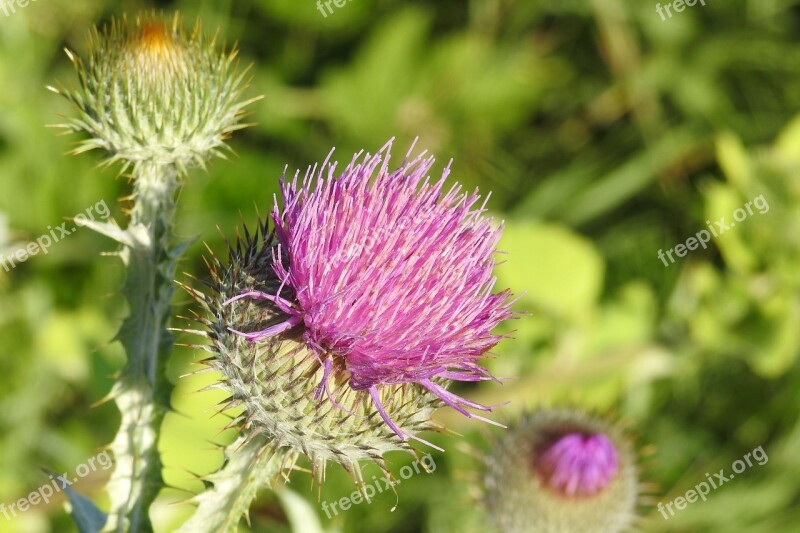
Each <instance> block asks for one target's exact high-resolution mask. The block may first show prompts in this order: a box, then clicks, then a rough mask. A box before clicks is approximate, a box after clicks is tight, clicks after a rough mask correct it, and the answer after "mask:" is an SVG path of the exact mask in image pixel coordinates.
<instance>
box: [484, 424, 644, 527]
mask: <svg viewBox="0 0 800 533" xmlns="http://www.w3.org/2000/svg"><path fill="white" fill-rule="evenodd" d="M484 485H485V499H486V506H487V508H488V511H489V519H490V521H491V522H492V523H493V524H494V526H495V527H496V528H497V529H498V530H499V531H503V532H510V533H520V532H533V533H584V532H586V531H592V532H596V533H618V532H621V531H625V530H626V529H628V528H629V527H630V526H631V524H632V523H633V521H634V518H635V516H636V515H635V508H636V504H637V500H638V495H639V485H638V481H637V471H636V465H635V456H634V452H633V450H632V447H631V445H630V444H629V443H628V441H627V440H625V439H624V437H623V436H622V435H621V433H620V432H619V431H618V430H617V429H616V428H614V427H611V426H609V425H608V424H606V423H605V422H603V421H601V420H599V419H596V418H593V417H590V416H588V415H585V414H583V413H581V412H577V411H570V410H540V411H537V412H535V413H533V414H531V415H527V416H524V417H523V418H522V419H521V420H520V421H519V422H518V423H517V424H516V425H515V427H513V428H512V429H511V430H510V431H509V432H508V433H507V434H506V435H505V436H504V437H503V438H502V439H501V440H500V441H499V442H498V443H497V444H496V446H495V448H494V449H493V450H492V452H491V453H490V454H489V456H488V457H487V459H486V474H485V478H484Z"/></svg>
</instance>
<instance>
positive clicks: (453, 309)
mask: <svg viewBox="0 0 800 533" xmlns="http://www.w3.org/2000/svg"><path fill="white" fill-rule="evenodd" d="M390 150H391V142H389V143H387V144H386V145H385V146H384V147H383V148H382V149H381V150H380V151H379V152H378V153H377V154H376V155H374V156H370V155H368V154H367V155H365V156H364V157H363V159H361V156H362V154H356V156H354V158H353V160H352V162H351V163H350V164H349V165H348V166H347V168H346V169H345V170H344V171H343V172H342V173H341V174H340V175H339V176H336V175H335V170H336V165H335V164H330V163H329V160H326V161H325V162H324V163H323V164H322V165H321V166H320V167H316V166H315V167H314V168H313V169H309V171H308V172H307V173H306V174H305V177H304V178H303V179H302V180H301V179H299V175H297V174H296V175H295V177H294V179H292V180H289V181H287V180H282V182H281V194H282V199H283V202H282V205H279V204H278V201H277V199H276V205H275V207H274V209H273V211H272V214H271V218H272V221H273V226H274V228H273V231H270V230H269V228H268V225H267V224H262V225H261V226H260V228H259V230H258V231H257V232H256V233H255V234H254V235H251V234H250V233H249V232H247V230H245V235H244V238H243V239H241V240H240V242H239V243H238V244H237V245H235V246H232V247H231V259H230V263H229V264H228V265H227V266H223V265H222V264H221V262H220V261H219V260H218V259H216V258H215V259H214V260H213V268H212V278H213V282H212V283H211V285H212V287H213V289H214V291H213V292H212V294H209V295H204V294H201V293H199V292H198V291H193V290H191V289H189V290H190V292H192V294H194V295H195V296H196V297H197V298H198V299H199V300H200V301H201V302H203V304H204V306H205V307H206V309H207V310H208V312H209V317H206V318H199V320H201V321H202V322H204V323H205V324H206V327H207V329H208V331H209V333H208V337H210V338H211V340H212V341H213V344H212V346H210V347H206V348H207V349H208V350H210V351H211V352H212V354H213V356H212V357H211V358H210V359H209V360H208V361H207V364H209V365H210V366H212V367H213V368H215V369H217V370H219V371H220V372H221V373H222V374H223V375H224V377H225V378H224V381H223V382H222V383H220V384H219V385H218V387H220V388H223V389H224V390H226V391H228V392H230V393H231V400H230V403H229V404H228V405H229V406H234V405H237V406H241V407H242V408H243V414H242V415H241V417H239V418H238V419H237V420H236V421H235V423H236V424H240V425H241V426H242V427H243V428H245V429H246V430H247V431H249V432H251V433H252V434H258V433H266V434H268V435H270V438H271V439H272V440H273V442H274V445H275V447H276V448H278V447H284V446H288V447H290V448H292V449H294V450H297V451H299V452H302V453H303V454H305V455H308V456H310V457H311V459H312V463H313V464H314V466H315V467H324V461H325V460H328V459H332V460H335V461H337V462H339V463H341V464H343V465H344V466H345V467H346V468H347V469H348V470H350V471H351V472H354V473H355V474H356V475H355V477H356V480H358V479H359V477H360V474H359V472H358V466H357V462H358V460H360V459H373V460H375V461H377V462H378V463H379V464H382V460H381V456H382V455H383V453H384V452H386V451H389V450H394V449H403V450H406V451H411V448H409V446H408V444H407V441H406V439H407V438H409V437H410V438H414V439H417V440H421V439H419V437H417V436H416V433H418V432H420V431H426V430H431V429H437V428H438V426H437V425H436V424H434V423H433V422H432V421H431V420H430V416H431V414H432V412H433V410H434V409H436V408H437V407H439V406H441V405H445V404H446V405H449V406H451V407H453V408H455V409H456V410H458V411H460V412H461V413H463V414H465V415H467V416H471V417H476V415H474V414H472V413H470V412H469V411H467V409H466V408H472V409H479V410H485V411H488V410H490V408H489V407H485V406H483V405H479V404H477V403H474V402H471V401H469V400H466V399H464V398H461V397H459V396H457V395H456V394H454V393H452V392H449V391H448V390H447V389H446V386H447V384H448V382H450V381H478V380H485V379H491V376H490V374H489V372H488V371H487V370H485V369H484V368H483V367H481V366H480V365H479V364H478V362H477V361H478V359H479V358H480V357H482V356H483V355H484V354H485V353H486V352H487V351H488V350H490V349H491V348H492V347H493V346H494V345H495V344H496V343H497V342H498V341H499V340H500V336H499V335H497V334H494V333H492V330H493V329H494V328H495V327H496V326H497V325H498V324H499V323H500V322H502V321H503V320H505V319H507V318H510V317H511V314H512V313H511V311H510V310H509V306H510V302H509V301H508V292H500V293H493V292H492V289H493V286H494V283H495V279H494V278H493V276H492V267H493V266H494V258H493V254H494V252H495V245H496V244H497V241H498V239H499V236H500V230H499V229H498V228H496V227H494V225H493V224H492V221H491V219H489V218H488V217H486V216H485V203H484V205H480V206H479V207H476V205H478V204H477V202H478V199H479V197H478V195H477V194H464V193H462V192H461V189H460V187H459V186H458V185H454V186H453V187H451V188H450V189H449V190H448V191H447V192H445V191H444V185H445V180H446V178H447V175H448V173H449V168H448V169H447V170H445V171H444V173H443V175H442V177H441V179H439V180H437V181H435V182H430V181H429V179H427V178H426V176H427V173H428V171H429V170H430V168H431V166H432V165H433V162H434V160H433V158H432V157H424V154H422V155H420V156H418V157H417V158H416V159H414V160H413V161H406V162H404V163H403V164H402V165H401V166H400V168H398V169H397V170H394V171H390V170H389V158H390ZM329 158H330V156H329ZM476 418H481V417H476ZM481 419H482V420H483V418H481ZM398 436H399V437H400V438H399V439H398V438H397V437H398ZM422 442H425V441H422ZM412 453H413V451H412Z"/></svg>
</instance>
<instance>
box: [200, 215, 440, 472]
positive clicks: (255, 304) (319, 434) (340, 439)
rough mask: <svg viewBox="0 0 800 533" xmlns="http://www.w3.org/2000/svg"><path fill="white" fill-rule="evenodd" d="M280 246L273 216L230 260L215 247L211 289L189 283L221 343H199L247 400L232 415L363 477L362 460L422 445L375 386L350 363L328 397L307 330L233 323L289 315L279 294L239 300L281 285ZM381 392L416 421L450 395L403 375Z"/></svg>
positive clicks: (233, 400)
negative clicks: (261, 335)
mask: <svg viewBox="0 0 800 533" xmlns="http://www.w3.org/2000/svg"><path fill="white" fill-rule="evenodd" d="M277 248H278V243H277V241H276V239H275V236H274V233H273V232H271V231H270V230H269V229H268V225H267V223H260V224H259V227H258V228H257V229H256V231H255V232H254V233H252V234H251V233H250V232H249V231H248V230H247V229H244V235H243V236H242V237H240V238H239V239H238V241H237V242H236V244H235V245H233V246H231V247H230V249H229V256H230V258H229V261H228V262H227V264H222V262H221V261H220V260H219V259H218V258H217V257H216V256H215V255H214V256H212V260H211V261H210V267H211V268H210V270H211V280H212V281H211V282H210V283H209V286H210V290H209V291H207V293H202V292H200V291H197V290H194V289H191V288H188V287H186V289H187V290H188V291H189V292H190V294H192V295H193V296H194V297H195V298H196V299H197V300H198V301H199V302H200V303H201V304H202V306H203V307H204V309H205V311H206V313H205V314H204V315H202V316H201V315H198V316H197V317H196V320H198V321H200V322H201V323H202V324H203V325H204V326H205V327H204V330H203V331H202V332H201V333H202V334H203V335H204V336H206V337H207V338H208V339H209V340H210V341H211V344H210V345H199V346H198V347H200V348H203V349H205V350H207V351H209V352H210V353H211V354H212V356H211V357H210V358H209V359H207V360H205V361H204V363H205V364H206V365H208V366H209V367H211V368H214V369H215V370H218V371H219V372H220V373H221V374H222V375H223V380H222V381H221V382H220V383H218V384H217V385H216V387H217V388H220V389H223V390H225V391H227V392H229V393H230V395H231V396H230V399H229V402H228V404H227V407H231V408H232V407H239V408H241V415H239V416H238V417H237V418H236V420H234V421H233V423H232V425H238V426H240V427H241V429H242V430H243V431H244V432H245V433H247V434H249V435H258V434H266V435H268V436H269V437H270V438H271V446H272V447H273V448H275V449H279V448H288V449H289V450H291V452H292V453H293V454H295V455H298V454H303V455H306V456H308V457H309V459H310V460H311V464H312V466H313V468H314V470H315V472H316V476H317V479H318V480H319V481H322V480H323V477H324V471H325V464H326V462H327V461H335V462H338V463H340V464H342V466H344V467H345V468H346V469H347V470H348V471H350V472H351V474H352V475H353V477H354V479H355V480H356V481H357V482H358V481H360V480H361V475H360V471H359V466H358V462H359V461H360V460H364V459H368V460H373V461H375V462H377V463H378V464H379V465H381V466H382V467H383V459H382V456H383V454H384V453H386V452H388V451H391V450H406V451H409V452H411V453H413V449H412V448H411V447H410V446H409V445H408V444H407V443H406V442H403V441H400V440H399V439H397V438H396V436H395V435H394V433H393V431H392V430H391V429H390V428H389V427H388V426H387V425H386V424H384V423H383V421H382V419H381V416H380V413H378V411H377V410H376V409H375V407H374V406H373V404H372V402H371V398H370V396H369V394H368V393H367V392H366V391H357V390H354V389H352V387H350V386H349V385H348V383H347V381H346V379H345V376H344V375H343V374H342V373H340V372H333V373H332V374H331V379H332V381H333V383H332V384H331V386H330V391H329V393H330V395H331V398H330V401H328V400H324V401H323V400H322V399H321V398H319V397H318V396H317V395H316V392H317V391H318V385H319V383H320V382H321V380H322V377H323V374H324V373H325V368H324V364H322V363H321V362H320V360H319V358H318V357H317V356H316V354H315V353H314V352H313V350H311V349H310V348H308V347H307V346H306V344H305V343H304V342H303V339H302V334H301V333H300V332H286V333H284V334H283V335H281V336H276V337H273V338H272V339H270V341H269V342H259V343H253V342H250V341H248V340H247V339H245V338H243V337H242V336H241V335H238V334H236V333H234V332H232V331H231V329H237V330H238V329H258V328H264V327H268V326H269V325H271V324H275V323H276V322H279V321H281V320H283V318H284V317H283V311H282V310H281V309H280V308H279V307H278V305H277V304H275V303H274V302H271V301H267V300H252V299H237V300H235V301H233V302H231V301H230V299H231V298H232V297H234V296H237V295H239V294H241V293H242V292H244V291H246V290H253V289H255V290H261V291H264V292H273V293H274V292H276V291H278V289H279V288H280V285H281V281H280V279H279V278H278V277H277V276H276V275H275V273H274V271H273V269H272V268H271V265H272V261H273V258H274V257H275V254H276V253H277ZM381 399H382V402H383V404H384V407H385V409H386V410H387V411H388V412H390V413H391V414H392V415H393V416H395V417H396V419H397V420H398V422H399V423H400V424H401V425H403V427H405V428H407V429H408V430H409V431H411V432H413V433H418V432H422V431H428V430H436V429H439V426H438V425H437V424H435V423H434V422H432V421H431V419H430V416H431V413H432V412H433V410H434V409H435V408H436V407H438V406H439V405H440V402H438V400H437V399H436V397H435V396H433V395H432V394H430V393H428V392H427V391H425V390H424V389H420V388H418V387H414V386H411V385H402V384H400V385H396V386H393V387H388V388H386V390H384V391H383V392H382V395H381ZM384 469H385V467H384Z"/></svg>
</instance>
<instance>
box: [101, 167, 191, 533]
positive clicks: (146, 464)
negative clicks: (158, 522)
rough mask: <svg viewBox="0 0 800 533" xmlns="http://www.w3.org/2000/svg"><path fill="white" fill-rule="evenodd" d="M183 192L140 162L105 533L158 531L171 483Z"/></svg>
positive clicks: (163, 170)
mask: <svg viewBox="0 0 800 533" xmlns="http://www.w3.org/2000/svg"><path fill="white" fill-rule="evenodd" d="M177 189H178V174H177V170H176V169H175V167H174V166H172V165H158V164H154V163H140V164H137V166H136V167H135V169H134V206H133V210H132V211H131V220H130V224H129V226H128V228H127V229H126V230H125V231H124V235H125V238H124V239H122V241H124V242H123V248H122V250H121V251H120V254H119V255H120V257H121V258H122V260H123V262H124V263H125V265H126V267H127V272H126V273H127V277H126V281H125V286H124V289H123V293H124V295H125V297H126V299H127V301H128V304H129V315H128V317H127V318H126V319H125V321H124V322H123V324H122V327H121V329H120V331H119V333H118V334H117V339H118V340H119V341H120V342H122V344H123V346H124V348H125V352H126V354H127V357H128V359H127V362H126V364H125V366H124V368H123V369H122V370H121V372H120V373H119V375H118V377H117V382H116V383H115V385H114V387H113V389H112V391H111V397H113V398H114V400H115V401H116V403H117V406H118V407H119V410H120V413H121V416H122V420H121V424H120V428H119V432H118V433H117V435H116V437H115V438H114V441H113V442H112V444H111V450H112V451H113V453H114V457H115V468H114V471H113V472H112V475H111V479H110V480H109V484H108V491H109V495H110V499H111V508H110V511H109V521H108V523H107V525H106V531H118V532H123V531H136V532H138V531H145V532H148V531H152V530H153V527H152V524H151V523H150V518H149V515H148V510H149V508H150V504H151V503H152V502H153V500H155V498H156V496H157V495H158V491H159V490H160V489H161V487H162V486H163V485H164V483H163V480H162V477H161V459H160V457H159V453H158V436H159V433H160V429H161V423H162V421H163V419H164V415H165V414H166V412H167V410H168V409H169V398H170V392H171V390H172V384H171V383H170V382H169V380H168V379H167V377H166V372H165V370H166V362H167V357H168V356H169V353H170V350H171V347H172V342H173V339H172V335H171V333H170V332H169V331H168V329H167V327H168V322H169V317H170V300H171V299H172V295H173V291H174V285H173V283H172V280H173V273H174V271H175V266H176V261H177V259H178V256H179V255H180V253H181V251H182V249H180V248H173V247H172V244H171V240H172V226H173V220H174V214H175V192H176V190H177Z"/></svg>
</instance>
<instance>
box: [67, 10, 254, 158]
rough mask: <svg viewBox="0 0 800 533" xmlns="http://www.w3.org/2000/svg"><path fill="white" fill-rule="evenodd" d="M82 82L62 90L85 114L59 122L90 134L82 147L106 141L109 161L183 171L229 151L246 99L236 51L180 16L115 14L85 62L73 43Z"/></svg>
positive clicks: (93, 41) (92, 38) (98, 33)
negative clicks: (188, 26)
mask: <svg viewBox="0 0 800 533" xmlns="http://www.w3.org/2000/svg"><path fill="white" fill-rule="evenodd" d="M67 54H68V55H69V58H70V59H71V60H72V62H73V64H74V65H75V69H76V70H77V73H78V77H79V80H80V88H79V89H78V90H76V91H69V90H66V89H63V88H59V89H54V88H52V87H51V90H53V91H55V92H57V93H60V94H63V95H64V96H66V97H67V98H68V99H69V100H70V101H71V102H73V103H74V104H75V105H76V106H77V107H78V109H79V110H80V116H78V117H77V118H75V119H71V120H70V121H69V122H68V123H66V124H62V125H60V127H63V128H66V129H69V130H72V131H82V132H85V133H87V134H88V135H89V136H90V138H89V139H87V140H86V141H84V142H83V143H82V145H81V146H80V148H78V149H77V150H76V153H80V152H84V151H86V150H91V149H94V148H102V149H104V150H105V151H107V152H108V153H109V154H110V158H109V163H111V162H114V161H122V162H123V163H124V165H125V166H126V167H127V166H128V165H130V164H136V163H140V162H146V163H151V164H155V165H174V166H175V167H176V168H178V169H179V170H180V171H181V173H185V171H186V168H187V167H189V166H193V165H200V166H202V165H204V164H205V161H206V160H207V159H208V158H210V157H212V156H214V155H220V156H222V155H224V154H223V151H222V150H223V148H224V147H225V146H226V145H225V139H226V138H227V137H228V136H229V135H230V134H231V132H233V131H235V130H237V129H240V128H243V127H244V125H243V124H240V122H239V121H240V118H241V116H242V113H243V108H244V107H245V106H246V105H248V104H249V103H250V102H252V101H253V100H249V101H240V100H239V96H240V93H241V90H242V89H243V86H244V85H245V84H244V83H243V78H244V76H245V72H246V70H245V71H242V72H238V61H237V59H236V57H237V51H236V50H233V51H231V52H225V51H222V52H220V51H218V50H217V49H216V38H214V39H211V40H208V39H206V38H205V37H204V36H203V34H202V33H201V31H200V24H199V22H198V24H197V25H196V26H195V28H194V30H193V31H192V33H191V34H190V35H187V34H186V33H185V32H184V31H183V29H182V27H181V19H180V18H179V16H178V15H176V16H175V17H174V18H173V19H172V21H171V22H169V23H167V22H162V21H159V20H158V19H157V18H156V17H155V15H150V16H147V17H137V19H136V21H135V23H133V24H131V23H129V21H128V20H127V18H125V17H123V18H122V20H115V21H112V22H111V24H110V25H109V26H107V27H105V28H104V29H103V30H102V31H98V30H94V31H93V32H92V33H91V35H90V38H89V58H88V61H87V62H86V63H84V62H83V61H82V60H81V59H80V58H79V57H78V56H76V55H75V54H74V53H72V52H70V51H69V50H67Z"/></svg>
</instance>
